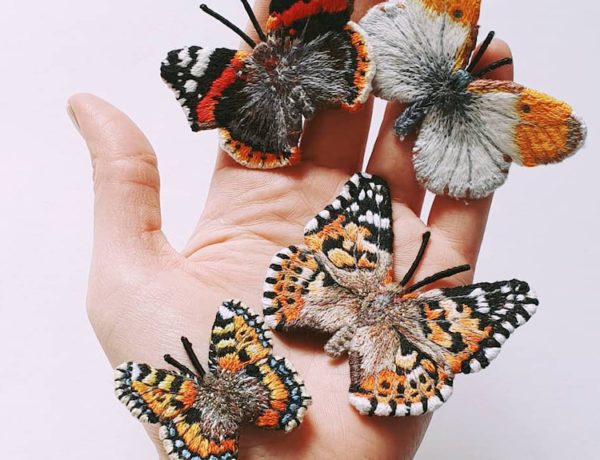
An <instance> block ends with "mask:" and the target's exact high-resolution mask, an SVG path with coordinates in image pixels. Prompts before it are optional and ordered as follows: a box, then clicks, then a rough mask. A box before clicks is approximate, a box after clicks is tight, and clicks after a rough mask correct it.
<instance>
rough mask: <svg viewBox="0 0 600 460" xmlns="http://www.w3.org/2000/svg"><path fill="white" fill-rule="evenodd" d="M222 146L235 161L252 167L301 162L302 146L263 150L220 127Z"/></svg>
mask: <svg viewBox="0 0 600 460" xmlns="http://www.w3.org/2000/svg"><path fill="white" fill-rule="evenodd" d="M219 138H220V145H221V148H222V149H223V150H224V151H225V152H227V153H228V154H229V155H230V156H231V157H232V158H233V159H234V160H235V161H237V162H238V163H240V164H242V165H244V166H246V167H248V168H252V169H261V168H265V169H272V168H281V167H284V166H293V165H295V164H296V163H298V162H300V157H301V154H300V147H292V148H291V149H290V150H289V151H287V152H286V151H283V152H280V153H269V152H261V151H258V150H256V149H255V148H254V147H252V146H250V145H248V144H245V143H243V142H241V141H238V140H236V139H234V138H232V136H231V133H230V132H229V130H228V129H226V128H219Z"/></svg>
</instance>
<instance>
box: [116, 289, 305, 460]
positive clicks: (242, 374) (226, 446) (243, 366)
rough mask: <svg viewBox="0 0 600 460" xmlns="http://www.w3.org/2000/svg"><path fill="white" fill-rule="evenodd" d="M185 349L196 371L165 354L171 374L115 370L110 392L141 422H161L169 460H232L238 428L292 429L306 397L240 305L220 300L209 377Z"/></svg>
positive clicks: (143, 367) (137, 367)
mask: <svg viewBox="0 0 600 460" xmlns="http://www.w3.org/2000/svg"><path fill="white" fill-rule="evenodd" d="M182 342H183V346H184V348H185V351H186V352H187V354H188V356H189V358H190V361H191V363H192V365H193V367H194V369H195V372H194V371H192V370H191V369H189V368H188V367H186V366H185V365H183V364H181V363H179V362H178V361H176V360H175V359H174V358H172V357H171V356H169V355H165V361H166V362H167V363H168V364H171V365H172V366H173V367H175V368H176V369H177V371H170V370H163V369H154V368H152V367H151V366H148V365H147V364H137V363H133V362H129V363H124V364H122V365H120V366H119V367H117V369H116V371H115V392H116V395H117V397H118V398H119V400H120V401H121V402H122V403H123V404H125V405H126V406H127V408H128V409H129V410H130V411H131V413H132V414H133V415H134V416H135V417H137V418H138V419H139V420H141V421H142V422H145V423H159V424H160V425H161V427H160V431H159V434H160V438H161V440H162V442H163V445H164V447H165V450H166V452H167V454H168V455H169V458H171V459H174V460H233V459H235V458H236V457H237V451H238V438H239V430H240V426H241V425H242V424H243V423H252V424H255V425H257V426H259V427H263V428H268V429H273V430H285V431H290V430H292V429H293V428H295V427H296V426H298V425H299V424H300V423H301V421H302V418H303V416H304V413H305V411H306V408H307V406H308V405H309V404H310V402H311V398H310V396H308V394H307V393H306V391H305V389H304V384H303V383H302V381H301V380H300V379H299V377H298V375H297V373H296V372H295V371H294V369H293V368H292V367H291V366H290V364H289V363H288V362H287V361H286V360H285V359H283V358H277V357H275V356H273V355H272V353H271V349H272V345H271V339H270V332H269V331H265V330H263V327H262V320H261V319H260V318H259V317H258V316H257V315H255V314H253V313H252V312H251V311H250V310H249V309H247V308H246V307H245V306H243V305H242V304H241V303H240V302H235V301H227V302H224V303H223V304H222V305H221V307H220V308H219V311H218V312H217V315H216V319H215V323H214V325H213V330H212V336H211V342H210V350H209V363H208V368H209V372H206V371H205V370H204V369H203V367H202V365H201V364H200V362H199V361H198V358H197V357H196V354H195V353H194V351H193V349H192V345H191V344H190V342H189V341H188V340H187V339H186V338H185V337H183V338H182Z"/></svg>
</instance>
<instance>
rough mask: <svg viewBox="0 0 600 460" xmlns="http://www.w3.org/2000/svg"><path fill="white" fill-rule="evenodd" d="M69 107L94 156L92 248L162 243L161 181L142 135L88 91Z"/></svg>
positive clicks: (121, 248) (122, 248)
mask: <svg viewBox="0 0 600 460" xmlns="http://www.w3.org/2000/svg"><path fill="white" fill-rule="evenodd" d="M67 110H68V112H69V114H70V115H71V117H72V118H73V121H74V122H75V125H76V126H77V127H78V128H79V130H80V132H81V135H82V136H83V138H84V140H85V141H86V143H87V146H88V148H89V151H90V154H91V158H92V165H93V169H94V191H95V204H94V246H95V247H96V248H98V247H99V246H101V247H102V248H103V249H107V247H110V248H112V249H114V248H117V251H116V252H117V253H122V252H123V251H125V252H129V250H133V251H136V252H137V251H139V250H140V249H151V248H157V247H160V246H162V245H163V243H164V235H163V234H162V232H161V231H160V229H161V217H160V200H159V190H160V179H159V174H158V169H157V167H156V155H155V154H154V151H153V149H152V146H151V145H150V143H149V142H148V140H147V139H146V137H145V136H144V135H143V134H142V132H141V131H140V130H139V128H138V127H137V126H136V125H135V124H134V123H133V122H132V121H131V120H130V119H129V118H128V117H127V116H126V115H125V114H124V113H122V112H121V111H119V110H118V109H116V108H115V107H113V106H112V105H110V104H109V103H107V102H106V101H104V100H102V99H100V98H98V97H96V96H93V95H91V94H77V95H75V96H72V97H71V98H70V99H69V105H68V107H67ZM140 246H143V247H144V248H141V247H140ZM102 252H103V253H104V252H106V251H102ZM114 252H115V251H114V250H113V251H108V253H114Z"/></svg>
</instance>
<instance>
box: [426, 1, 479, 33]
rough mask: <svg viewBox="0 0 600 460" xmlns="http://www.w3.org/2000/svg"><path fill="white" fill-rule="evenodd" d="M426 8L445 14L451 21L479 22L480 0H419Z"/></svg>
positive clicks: (461, 22) (467, 23) (468, 24)
mask: <svg viewBox="0 0 600 460" xmlns="http://www.w3.org/2000/svg"><path fill="white" fill-rule="evenodd" d="M421 2H422V3H423V4H424V5H425V7H426V8H429V9H430V10H433V11H435V12H436V13H438V14H447V15H448V16H449V17H450V18H451V19H452V20H453V21H455V22H458V23H460V24H462V25H464V26H467V27H469V28H470V27H471V26H476V25H477V23H478V22H479V14H480V11H481V0H421Z"/></svg>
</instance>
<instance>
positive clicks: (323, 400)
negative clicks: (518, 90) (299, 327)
mask: <svg viewBox="0 0 600 460" xmlns="http://www.w3.org/2000/svg"><path fill="white" fill-rule="evenodd" d="M374 3H377V2H373V1H370V2H368V1H359V0H357V2H356V16H355V17H354V18H353V19H354V20H357V19H359V18H360V16H361V15H362V14H364V12H365V11H366V9H367V8H368V7H370V6H371V5H372V4H374ZM267 4H268V2H267V1H259V2H257V6H256V11H257V13H258V16H259V20H260V21H261V22H262V23H264V20H265V17H266V8H267ZM506 56H510V50H509V48H508V46H507V45H506V44H505V43H503V42H502V41H499V40H496V41H494V42H493V44H492V46H491V47H490V49H489V50H488V52H487V53H486V56H485V58H484V59H483V61H482V63H481V64H480V66H485V65H486V64H488V63H490V62H493V61H495V60H497V59H500V58H503V57H506ZM512 74H513V69H512V67H510V66H508V67H503V68H501V69H499V70H497V71H495V72H494V73H493V74H490V76H489V77H488V78H495V79H506V80H510V79H512ZM401 111H402V107H401V106H399V105H397V104H388V106H387V109H386V112H385V117H384V120H383V123H382V125H381V127H380V131H379V136H378V138H377V142H376V144H375V147H374V150H373V152H372V155H371V158H370V160H369V163H368V166H367V168H366V170H367V172H369V173H372V174H377V175H379V176H382V177H383V178H384V179H385V180H386V181H387V182H388V184H389V185H390V188H391V192H392V198H393V215H394V233H395V242H394V246H395V260H394V263H395V275H396V280H399V279H401V277H402V276H403V275H404V273H405V272H406V270H407V269H408V268H409V266H410V264H411V262H412V260H413V259H414V257H415V255H416V253H417V250H418V248H419V245H420V242H421V235H422V234H423V233H424V232H425V231H427V230H429V231H431V234H432V235H431V243H430V245H429V248H428V250H427V252H426V255H425V259H424V261H423V262H422V264H421V267H420V269H419V270H418V272H417V273H416V275H415V277H414V279H415V280H419V279H422V278H424V277H425V276H428V275H431V274H433V273H435V272H438V271H440V270H444V269H446V268H449V267H453V266H457V265H461V264H465V263H468V264H471V265H472V266H473V267H474V266H475V264H476V261H477V256H478V253H479V248H480V245H481V241H482V238H483V234H484V230H485V225H486V221H487V216H488V212H489V209H490V205H491V200H492V199H491V197H490V198H487V199H483V200H478V201H471V202H464V201H456V200H453V199H449V198H444V197H436V198H435V200H434V202H433V206H432V208H431V212H430V214H429V218H428V221H427V222H423V221H422V220H421V219H420V217H419V216H420V213H421V208H422V205H423V198H424V190H423V188H422V187H420V186H419V185H418V184H417V183H416V182H415V179H414V172H413V167H412V163H411V158H410V157H411V155H410V152H411V149H412V145H413V142H414V137H409V138H408V139H407V140H406V141H404V142H401V141H400V140H399V139H398V138H397V137H396V136H395V135H394V134H393V129H392V128H393V124H394V120H395V119H396V118H397V117H398V115H399V114H400V113H401ZM69 112H70V114H71V116H72V117H73V119H74V121H75V124H76V126H77V127H78V129H79V131H80V132H81V134H82V136H83V138H84V139H85V141H86V143H87V146H88V148H89V151H90V154H91V160H92V165H93V183H94V191H95V226H94V251H93V257H92V264H91V273H90V280H89V292H88V313H89V318H90V321H91V323H92V325H93V327H94V330H95V332H96V334H97V337H98V340H99V341H100V343H101V344H102V347H103V348H104V351H105V353H106V355H107V357H108V359H109V361H110V363H111V365H112V366H113V367H114V366H117V365H118V364H120V363H122V362H124V361H128V360H135V361H137V362H141V363H148V364H150V365H153V366H155V367H160V368H165V367H169V366H167V365H166V364H165V363H164V362H163V359H162V357H163V354H164V353H171V354H172V355H173V356H174V357H175V358H176V359H178V360H180V361H181V362H183V363H187V359H186V357H185V354H184V350H183V348H182V346H181V344H180V341H179V338H180V336H182V335H185V336H187V337H189V338H190V340H191V341H192V342H193V343H195V344H196V350H197V353H198V354H199V357H200V359H201V360H202V361H203V362H204V363H205V362H206V359H207V351H208V338H209V335H210V329H211V326H212V323H213V321H214V317H215V312H216V309H217V307H218V306H219V305H220V304H221V302H222V301H223V300H225V299H229V298H236V299H239V300H242V301H243V302H245V303H246V304H247V305H249V306H250V307H251V308H253V309H254V310H255V311H257V312H259V311H260V309H261V305H262V304H261V298H262V286H263V282H264V275H265V273H266V269H267V267H268V265H269V263H270V261H271V258H272V257H273V255H274V254H275V253H276V252H277V251H278V250H280V249H281V248H283V247H286V246H288V245H290V244H299V243H301V241H302V235H303V228H304V225H305V224H306V223H307V222H308V221H309V220H310V219H311V218H312V217H313V216H314V215H315V214H316V213H317V212H319V211H320V210H321V209H322V208H323V207H324V206H326V205H327V204H328V203H330V202H331V200H332V199H333V198H334V197H335V196H336V195H337V193H338V191H339V190H340V188H341V187H342V185H343V184H344V183H345V181H346V180H348V178H349V176H350V175H352V174H353V173H354V172H356V171H359V170H360V169H361V166H362V163H363V157H364V155H365V145H366V141H367V135H368V132H369V128H370V121H371V112H372V101H370V102H369V103H368V104H367V106H366V108H365V109H364V110H362V111H360V112H358V113H356V114H349V113H345V112H341V111H327V112H322V113H320V114H319V115H317V117H316V118H315V119H314V120H313V121H311V122H309V123H307V126H306V130H305V134H304V137H303V141H302V149H303V158H302V162H301V163H300V164H299V165H297V166H295V167H292V168H284V169H278V170H271V171H256V170H250V169H246V168H244V167H242V166H239V165H238V164H236V163H235V162H234V161H233V160H231V159H230V158H229V157H228V156H227V155H226V154H224V153H223V152H219V154H218V155H219V157H218V160H217V163H216V168H215V171H214V174H213V178H212V181H211V185H210V192H209V197H208V200H207V202H206V205H205V209H204V211H203V213H202V215H201V216H200V219H199V222H198V225H197V227H196V228H195V230H194V231H193V233H192V235H191V236H190V239H189V242H188V243H187V245H186V247H185V249H183V251H181V252H177V251H176V250H175V249H173V248H172V247H171V246H170V245H169V243H168V241H167V238H166V237H165V235H164V234H163V232H162V231H161V214H160V199H159V191H160V181H159V172H158V169H157V161H156V156H155V153H154V151H153V149H152V147H151V146H150V144H149V142H148V140H147V139H146V137H145V136H144V135H143V134H142V133H141V132H140V130H139V129H138V128H137V127H136V125H135V124H134V123H133V122H132V121H131V120H130V119H129V118H128V117H127V116H126V115H125V114H123V113H122V112H120V111H119V110H118V109H116V108H115V107H113V106H112V105H110V104H109V103H107V102H105V101H103V100H101V99H99V98H98V97H95V96H93V95H89V94H78V95H75V96H72V97H71V99H70V100H69ZM201 153H202V154H206V155H211V154H212V152H201ZM192 212H193V211H192ZM250 249H251V250H250ZM472 277H473V272H472V271H471V272H467V273H463V274H460V275H458V276H455V277H454V278H451V279H448V280H444V281H443V282H442V283H441V284H439V285H438V286H454V285H460V284H465V283H470V282H471V281H472ZM325 341H326V339H324V338H318V337H317V338H315V337H309V336H301V335H289V334H286V335H276V337H275V340H274V350H275V354H276V355H280V356H286V357H288V358H289V359H290V360H291V362H292V363H293V364H294V367H295V368H296V369H297V370H298V372H299V373H300V375H301V376H302V378H303V379H304V381H305V383H306V387H307V389H308V391H309V392H310V394H311V395H312V397H313V404H312V406H311V407H310V408H309V411H308V413H307V415H306V418H305V420H304V423H303V424H302V426H301V427H300V428H298V429H296V430H295V431H294V432H292V433H291V434H289V435H286V434H284V433H279V432H267V431H263V430H259V429H257V428H254V427H244V429H243V430H242V436H241V441H240V455H239V456H240V457H241V458H246V459H252V458H261V459H270V458H277V459H286V458H290V459H291V458H294V459H297V458H305V459H311V458H315V459H316V458H329V456H331V458H337V457H338V456H343V455H345V454H347V453H348V452H352V453H353V454H352V457H353V458H361V459H371V458H377V459H402V458H411V457H412V456H414V453H415V452H416V450H417V448H418V446H419V444H420V442H421V440H422V438H423V435H424V433H425V430H426V429H427V426H428V424H429V421H430V416H429V415H426V416H421V417H406V418H394V419H390V418H378V417H374V418H368V417H364V416H360V415H359V414H358V413H357V412H356V411H355V410H354V409H353V408H352V407H351V406H350V404H349V403H348V397H347V390H348V386H349V383H350V377H349V371H348V364H347V360H346V359H338V360H333V359H332V358H330V357H328V356H327V355H326V354H325V353H324V351H323V345H324V343H325ZM107 378H110V377H109V373H108V372H107ZM124 416H125V414H124ZM148 433H149V434H150V436H151V437H152V440H153V442H155V443H156V446H157V451H158V452H159V455H160V456H161V457H160V458H161V459H165V458H166V455H165V454H164V451H163V448H162V445H161V444H160V442H158V441H157V426H151V427H149V428H148ZM375 446H377V447H376V448H375Z"/></svg>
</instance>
